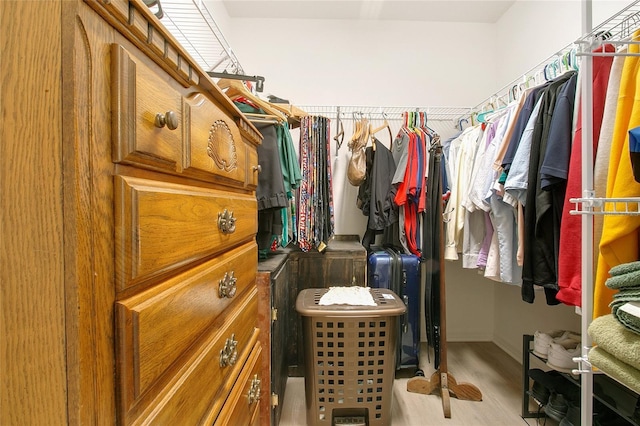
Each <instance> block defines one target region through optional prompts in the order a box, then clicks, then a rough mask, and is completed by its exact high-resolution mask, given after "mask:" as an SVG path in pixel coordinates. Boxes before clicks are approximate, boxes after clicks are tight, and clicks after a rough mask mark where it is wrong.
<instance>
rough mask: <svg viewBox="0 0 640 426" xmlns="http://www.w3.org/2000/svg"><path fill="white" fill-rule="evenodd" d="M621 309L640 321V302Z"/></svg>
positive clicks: (628, 304) (625, 305)
mask: <svg viewBox="0 0 640 426" xmlns="http://www.w3.org/2000/svg"><path fill="white" fill-rule="evenodd" d="M620 309H621V310H623V311H625V312H626V313H628V314H629V315H632V316H634V317H636V318H638V319H640V302H627V303H625V304H624V305H622V306H620Z"/></svg>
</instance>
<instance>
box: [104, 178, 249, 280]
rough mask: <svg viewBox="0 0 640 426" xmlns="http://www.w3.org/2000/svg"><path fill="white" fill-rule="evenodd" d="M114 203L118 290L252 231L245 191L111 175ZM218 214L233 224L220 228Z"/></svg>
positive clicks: (216, 250) (227, 245)
mask: <svg viewBox="0 0 640 426" xmlns="http://www.w3.org/2000/svg"><path fill="white" fill-rule="evenodd" d="M115 201H116V289H117V290H119V291H120V290H124V289H126V288H128V287H131V286H133V285H135V284H137V283H139V282H141V281H143V280H145V279H148V278H150V277H154V276H158V275H159V274H162V273H166V272H168V271H171V270H174V269H176V268H178V267H180V266H183V265H185V264H188V263H189V262H193V261H196V260H199V259H202V258H204V257H206V256H209V255H212V254H215V253H221V252H222V251H224V250H226V249H228V248H230V247H232V246H234V245H237V244H239V243H240V242H242V241H249V240H251V239H252V238H253V236H254V235H255V233H256V231H257V221H256V216H257V213H256V200H255V197H253V196H250V195H242V194H234V193H229V192H225V191H218V190H213V189H206V188H199V187H193V186H185V185H179V184H173V183H167V182H159V181H154V180H148V179H141V178H135V177H131V176H116V177H115ZM224 216H231V217H232V218H235V227H233V228H231V229H229V228H224V226H225V225H224V223H223V222H225V221H224V220H223V218H224ZM226 223H227V225H226V226H228V225H229V221H226ZM221 226H222V227H223V228H224V229H221Z"/></svg>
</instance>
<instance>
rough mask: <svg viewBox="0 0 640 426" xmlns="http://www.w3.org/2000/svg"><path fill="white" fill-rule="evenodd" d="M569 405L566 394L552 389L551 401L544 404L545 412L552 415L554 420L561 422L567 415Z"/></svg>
mask: <svg viewBox="0 0 640 426" xmlns="http://www.w3.org/2000/svg"><path fill="white" fill-rule="evenodd" d="M568 409H569V406H568V404H567V400H566V399H565V398H564V395H562V394H560V393H558V392H556V391H552V392H551V396H549V402H548V403H547V405H545V406H544V412H545V413H546V414H547V416H549V417H551V418H552V419H553V420H555V421H557V422H561V421H562V419H564V418H565V417H566V416H567V410H568Z"/></svg>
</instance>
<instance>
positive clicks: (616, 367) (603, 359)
mask: <svg viewBox="0 0 640 426" xmlns="http://www.w3.org/2000/svg"><path fill="white" fill-rule="evenodd" d="M588 358H589V362H590V363H591V365H592V366H594V367H597V368H598V369H600V370H601V371H602V372H603V373H605V374H607V375H608V376H611V377H613V378H614V379H616V380H617V381H619V382H620V383H622V384H623V385H625V386H627V387H628V388H629V389H631V390H633V391H634V392H636V393H640V370H638V369H637V368H633V367H632V366H630V365H629V364H626V363H624V362H622V361H620V360H619V359H618V358H616V357H615V356H613V355H611V354H610V353H609V352H607V351H605V350H604V349H602V348H600V347H599V346H596V347H594V348H591V350H590V351H589V356H588Z"/></svg>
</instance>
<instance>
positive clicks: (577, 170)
mask: <svg viewBox="0 0 640 426" xmlns="http://www.w3.org/2000/svg"><path fill="white" fill-rule="evenodd" d="M602 49H604V51H606V52H614V51H615V48H614V47H613V46H612V45H610V44H607V45H605V46H603V48H602ZM621 64H622V62H620V65H621ZM612 65H613V57H611V56H596V57H594V58H593V84H592V93H593V95H592V96H593V97H592V100H593V153H594V156H595V155H596V152H598V151H599V145H598V143H599V140H600V129H601V126H602V123H603V115H604V107H605V99H606V97H607V96H608V95H607V87H608V84H609V78H610V74H611V69H612ZM619 72H622V68H621V67H620V69H619ZM618 84H619V78H618ZM615 92H616V93H617V89H616V90H615ZM616 100H617V96H616ZM580 105H581V104H580V103H578V108H577V116H578V117H577V124H576V132H575V135H574V136H573V145H572V147H571V155H570V161H569V170H568V173H567V184H566V185H567V187H566V192H565V199H564V206H563V212H562V220H561V222H560V241H559V244H560V246H559V252H558V288H559V291H558V294H557V295H556V298H557V299H558V300H559V301H560V302H562V303H564V304H566V305H570V306H581V304H582V291H581V289H582V272H581V268H582V233H581V227H582V218H581V217H580V216H577V215H571V214H570V213H569V212H570V211H571V209H572V208H573V204H572V203H571V202H570V201H569V200H570V199H571V198H580V197H581V196H582V111H581V108H580ZM608 148H609V147H608ZM594 175H595V172H594ZM594 181H595V179H594ZM602 196H604V194H602Z"/></svg>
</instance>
